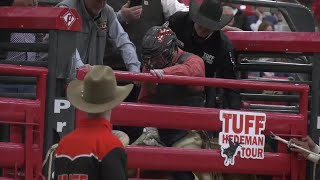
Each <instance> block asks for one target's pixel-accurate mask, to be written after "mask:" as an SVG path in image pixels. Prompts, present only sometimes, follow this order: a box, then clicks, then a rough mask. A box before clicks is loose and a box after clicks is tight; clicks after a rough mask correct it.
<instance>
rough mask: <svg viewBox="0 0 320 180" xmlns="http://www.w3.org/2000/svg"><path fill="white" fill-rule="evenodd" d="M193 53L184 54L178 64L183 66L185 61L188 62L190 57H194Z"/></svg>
mask: <svg viewBox="0 0 320 180" xmlns="http://www.w3.org/2000/svg"><path fill="white" fill-rule="evenodd" d="M192 55H193V54H192V53H189V52H184V53H183V54H182V55H181V56H180V57H179V58H178V60H177V63H178V64H183V63H184V61H185V60H187V59H188V58H189V57H190V56H192Z"/></svg>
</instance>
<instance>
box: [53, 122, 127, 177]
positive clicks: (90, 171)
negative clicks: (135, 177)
mask: <svg viewBox="0 0 320 180" xmlns="http://www.w3.org/2000/svg"><path fill="white" fill-rule="evenodd" d="M68 179H81V180H87V179H89V180H100V179H108V180H127V179H128V178H127V155H126V153H125V151H124V148H123V145H122V143H121V142H120V140H119V139H118V138H117V137H116V136H114V135H113V134H112V129H111V124H110V122H109V121H108V120H106V119H84V120H82V121H80V127H78V128H77V129H75V130H74V131H73V132H71V133H70V134H68V135H66V136H65V137H63V138H62V139H61V141H60V142H59V146H58V148H57V151H56V159H55V180H68Z"/></svg>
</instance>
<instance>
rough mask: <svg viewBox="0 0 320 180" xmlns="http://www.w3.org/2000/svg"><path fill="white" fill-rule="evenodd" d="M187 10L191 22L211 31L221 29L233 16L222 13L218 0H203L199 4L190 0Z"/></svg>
mask: <svg viewBox="0 0 320 180" xmlns="http://www.w3.org/2000/svg"><path fill="white" fill-rule="evenodd" d="M189 11H190V17H191V19H192V20H193V22H195V23H197V24H199V25H201V26H203V27H206V28H208V29H211V30H213V31H215V30H221V29H222V28H223V27H224V26H226V25H227V24H228V23H229V22H230V21H231V19H232V18H233V16H227V15H224V14H223V13H222V12H223V8H222V5H221V2H220V1H219V0H203V3H202V4H201V5H200V4H198V3H197V2H195V0H191V1H190V10H189Z"/></svg>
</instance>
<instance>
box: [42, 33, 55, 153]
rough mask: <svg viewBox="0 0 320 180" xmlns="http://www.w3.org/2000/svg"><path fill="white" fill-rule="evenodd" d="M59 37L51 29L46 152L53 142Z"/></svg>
mask: <svg viewBox="0 0 320 180" xmlns="http://www.w3.org/2000/svg"><path fill="white" fill-rule="evenodd" d="M57 48H58V37H57V31H49V51H48V80H47V93H46V94H47V100H46V108H47V109H46V115H45V117H46V118H45V119H46V121H45V132H46V133H45V142H44V152H47V151H48V150H49V148H50V146H51V145H52V144H53V141H54V140H53V139H54V138H53V127H52V122H50V119H51V118H50V116H53V108H54V97H55V91H56V89H55V87H56V78H55V77H56V67H57V65H56V63H57Z"/></svg>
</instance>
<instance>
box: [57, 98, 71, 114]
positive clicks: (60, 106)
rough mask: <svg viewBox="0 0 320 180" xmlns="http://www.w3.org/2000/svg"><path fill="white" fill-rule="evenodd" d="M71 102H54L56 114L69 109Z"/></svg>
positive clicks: (59, 100) (61, 100)
mask: <svg viewBox="0 0 320 180" xmlns="http://www.w3.org/2000/svg"><path fill="white" fill-rule="evenodd" d="M69 107H70V102H69V101H67V100H63V99H56V100H54V113H60V111H61V109H68V108H69Z"/></svg>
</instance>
